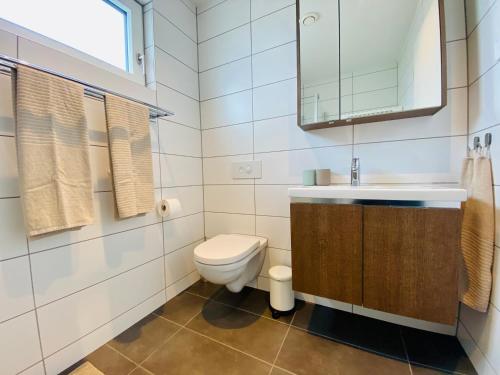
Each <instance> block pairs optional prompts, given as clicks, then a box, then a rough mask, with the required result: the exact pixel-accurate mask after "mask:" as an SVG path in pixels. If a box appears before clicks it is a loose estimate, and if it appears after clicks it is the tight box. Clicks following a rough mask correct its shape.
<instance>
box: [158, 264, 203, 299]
mask: <svg viewBox="0 0 500 375" xmlns="http://www.w3.org/2000/svg"><path fill="white" fill-rule="evenodd" d="M198 280H200V274H199V273H198V271H193V272H191V273H190V274H188V275H186V276H185V277H183V278H182V279H180V280H179V281H177V282H175V283H174V284H172V285H170V286H169V287H167V289H166V290H165V295H166V297H167V301H169V300H171V299H172V298H174V297H175V296H177V295H178V294H180V293H182V292H183V291H184V290H186V289H187V288H189V287H190V286H191V285H193V284H194V283H195V282H197V281H198Z"/></svg>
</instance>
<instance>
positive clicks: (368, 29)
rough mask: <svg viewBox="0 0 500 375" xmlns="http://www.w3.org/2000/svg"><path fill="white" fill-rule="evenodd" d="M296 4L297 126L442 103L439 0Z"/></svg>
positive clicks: (412, 112)
mask: <svg viewBox="0 0 500 375" xmlns="http://www.w3.org/2000/svg"><path fill="white" fill-rule="evenodd" d="M299 5H300V8H299V11H300V20H299V21H300V29H299V30H300V86H301V87H300V93H301V103H300V104H301V108H300V110H301V117H300V119H301V123H300V124H301V125H308V124H309V125H311V124H317V123H319V124H321V123H326V124H327V125H330V126H331V125H333V126H335V125H345V124H346V123H348V122H352V121H354V120H355V122H356V123H362V122H370V121H381V120H385V119H394V118H403V117H408V116H411V117H413V116H422V115H430V114H433V113H435V112H437V111H438V110H439V109H440V108H441V107H442V106H444V105H445V97H444V96H443V88H444V86H445V85H443V83H442V75H443V70H442V69H443V67H442V65H441V59H442V55H441V53H442V51H441V48H442V37H443V35H442V32H441V25H440V16H442V14H440V12H441V11H442V9H441V8H442V2H441V0H369V1H367V0H338V1H337V0H329V1H328V0H301V1H300V3H299ZM312 16H313V17H312ZM311 17H312V18H311ZM339 46H340V47H339ZM339 77H340V79H339ZM339 81H340V82H339ZM339 83H340V85H339ZM405 113H406V114H405ZM338 120H343V121H338Z"/></svg>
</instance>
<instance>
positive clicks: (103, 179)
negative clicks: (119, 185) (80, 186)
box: [89, 146, 113, 191]
mask: <svg viewBox="0 0 500 375" xmlns="http://www.w3.org/2000/svg"><path fill="white" fill-rule="evenodd" d="M89 156H90V173H91V175H92V185H93V187H94V191H111V190H113V182H112V176H111V163H110V159H109V150H108V148H107V147H97V146H90V148H89Z"/></svg>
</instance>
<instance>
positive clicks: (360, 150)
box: [354, 137, 466, 184]
mask: <svg viewBox="0 0 500 375" xmlns="http://www.w3.org/2000/svg"><path fill="white" fill-rule="evenodd" d="M465 138H466V137H445V138H431V139H421V140H408V141H397V142H383V143H369V144H360V145H355V146H354V155H355V157H359V158H360V161H361V168H362V169H361V182H362V183H424V184H425V183H432V182H440V183H456V182H459V179H460V167H461V161H462V158H463V157H464V156H465V150H466V139H465Z"/></svg>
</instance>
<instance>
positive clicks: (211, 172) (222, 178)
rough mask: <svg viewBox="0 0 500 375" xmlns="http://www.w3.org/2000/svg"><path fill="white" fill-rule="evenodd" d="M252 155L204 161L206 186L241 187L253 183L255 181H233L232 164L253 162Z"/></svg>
mask: <svg viewBox="0 0 500 375" xmlns="http://www.w3.org/2000/svg"><path fill="white" fill-rule="evenodd" d="M251 160H253V155H252V154H247V155H235V156H220V157H212V158H204V159H203V179H204V184H205V185H219V184H224V185H231V184H235V185H240V184H249V183H253V179H246V178H245V179H233V176H232V163H234V162H242V161H251Z"/></svg>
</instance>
